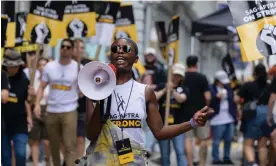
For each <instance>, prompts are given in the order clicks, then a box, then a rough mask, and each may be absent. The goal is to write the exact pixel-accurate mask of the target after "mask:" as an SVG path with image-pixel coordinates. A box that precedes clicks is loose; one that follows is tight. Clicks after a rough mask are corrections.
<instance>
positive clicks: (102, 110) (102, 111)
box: [100, 99, 105, 123]
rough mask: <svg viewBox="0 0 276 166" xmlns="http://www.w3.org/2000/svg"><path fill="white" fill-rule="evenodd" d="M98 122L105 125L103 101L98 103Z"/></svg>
mask: <svg viewBox="0 0 276 166" xmlns="http://www.w3.org/2000/svg"><path fill="white" fill-rule="evenodd" d="M100 116H101V117H100V118H101V119H100V121H101V123H105V122H104V99H103V100H101V101H100Z"/></svg>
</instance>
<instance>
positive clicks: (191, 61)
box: [183, 55, 211, 165]
mask: <svg viewBox="0 0 276 166" xmlns="http://www.w3.org/2000/svg"><path fill="white" fill-rule="evenodd" d="M197 63H198V58H197V57H196V56H193V55H191V56H189V57H187V59H186V64H187V67H188V69H187V72H186V73H185V79H184V86H186V87H187V88H188V89H189V93H190V95H189V98H188V100H187V104H186V105H187V106H186V109H185V113H184V115H183V116H184V117H185V120H187V119H190V118H191V117H192V116H193V114H194V113H195V112H196V110H198V108H202V107H204V106H205V105H207V106H208V105H209V104H210V101H211V93H210V88H209V83H208V80H207V78H206V76H205V75H203V74H200V73H198V72H197V69H198V68H197ZM185 135H186V143H185V147H186V152H187V159H188V165H193V147H192V145H193V143H192V139H193V138H194V137H196V138H198V139H199V140H200V142H201V143H200V150H199V164H200V165H205V164H206V156H207V148H208V147H207V139H208V138H209V137H210V126H209V125H208V123H207V124H206V125H205V126H204V127H198V128H196V129H194V130H190V131H188V132H187V133H185Z"/></svg>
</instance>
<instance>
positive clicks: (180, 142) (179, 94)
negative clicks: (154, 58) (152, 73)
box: [155, 64, 188, 166]
mask: <svg viewBox="0 0 276 166" xmlns="http://www.w3.org/2000/svg"><path fill="white" fill-rule="evenodd" d="M172 74H173V75H172V82H170V83H169V84H168V85H167V86H166V85H165V84H159V86H158V87H157V89H156V92H155V94H156V98H157V100H158V102H159V109H160V114H161V117H162V120H163V122H164V121H165V120H164V118H165V109H166V93H167V91H168V90H171V101H170V115H169V119H168V122H169V125H173V124H180V123H182V122H184V118H183V114H182V112H183V111H185V110H184V104H185V101H186V99H187V96H188V89H187V88H185V87H184V86H183V85H182V83H183V80H184V75H185V67H184V65H182V64H175V65H174V66H173V68H172ZM171 141H172V142H173V145H174V149H175V152H176V158H177V165H178V166H186V165H187V160H186V155H185V150H184V149H185V147H184V142H185V136H184V134H181V135H179V136H176V137H174V138H172V139H167V140H161V141H159V145H160V150H161V163H162V166H169V165H170V143H171Z"/></svg>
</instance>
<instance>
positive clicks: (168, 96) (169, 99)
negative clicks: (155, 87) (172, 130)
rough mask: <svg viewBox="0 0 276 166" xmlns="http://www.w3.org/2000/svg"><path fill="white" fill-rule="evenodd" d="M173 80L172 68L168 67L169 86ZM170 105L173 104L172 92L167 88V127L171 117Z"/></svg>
mask: <svg viewBox="0 0 276 166" xmlns="http://www.w3.org/2000/svg"><path fill="white" fill-rule="evenodd" d="M171 79H172V66H171V65H170V66H169V67H168V81H167V85H168V84H169V83H170V82H171ZM170 104H171V90H170V89H169V88H168V87H167V95H166V111H165V126H168V124H169V115H170Z"/></svg>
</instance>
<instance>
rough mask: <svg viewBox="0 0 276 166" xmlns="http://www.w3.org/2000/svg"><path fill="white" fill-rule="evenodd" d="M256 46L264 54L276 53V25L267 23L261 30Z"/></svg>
mask: <svg viewBox="0 0 276 166" xmlns="http://www.w3.org/2000/svg"><path fill="white" fill-rule="evenodd" d="M256 46H257V48H258V50H259V51H260V53H261V54H262V55H263V56H265V57H266V56H269V55H275V54H276V26H274V25H271V24H265V25H264V28H263V29H262V30H261V31H260V33H259V35H258V37H257V40H256Z"/></svg>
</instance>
